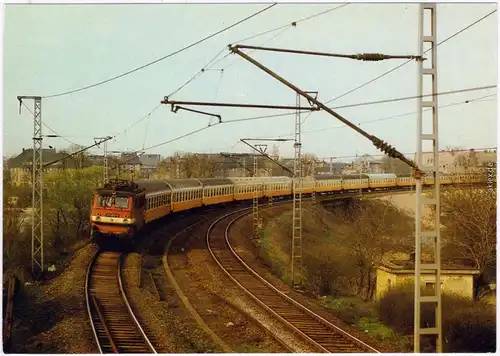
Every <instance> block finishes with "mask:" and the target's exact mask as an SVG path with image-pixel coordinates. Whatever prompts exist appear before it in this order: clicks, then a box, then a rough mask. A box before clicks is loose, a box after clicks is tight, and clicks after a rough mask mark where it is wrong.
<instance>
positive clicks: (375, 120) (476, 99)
mask: <svg viewBox="0 0 500 356" xmlns="http://www.w3.org/2000/svg"><path fill="white" fill-rule="evenodd" d="M496 95H497V94H489V95H485V96H482V97H479V98H475V99H470V100H465V101H457V102H454V103H450V104H446V105H440V106H438V108H439V109H444V108H448V107H451V106H457V105H464V104H470V103H472V102H476V101H477V102H484V101H485V100H482V99H484V98H488V97H491V96H496ZM431 110H432V108H428V109H425V110H423V112H426V111H431ZM414 114H418V111H411V112H406V113H402V114H397V115H391V116H387V117H383V118H378V119H373V120H367V121H362V122H360V123H358V126H361V125H364V124H368V123H373V122H380V121H386V120H392V119H396V118H399V117H404V116H408V115H414ZM345 127H346V126H345V125H337V126H331V127H326V128H323V129H317V130H309V131H303V132H302V134H308V133H315V132H323V131H328V130H334V129H340V128H345ZM288 136H291V134H289V135H287V136H283V137H288ZM279 137H282V136H279Z"/></svg>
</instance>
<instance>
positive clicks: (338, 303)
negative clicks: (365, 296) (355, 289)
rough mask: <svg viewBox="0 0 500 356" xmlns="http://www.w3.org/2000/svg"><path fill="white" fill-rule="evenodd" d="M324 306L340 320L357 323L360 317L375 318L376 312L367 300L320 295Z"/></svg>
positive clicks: (352, 323)
mask: <svg viewBox="0 0 500 356" xmlns="http://www.w3.org/2000/svg"><path fill="white" fill-rule="evenodd" d="M321 301H322V303H323V305H325V307H326V308H328V309H330V310H333V311H334V312H335V314H337V315H338V316H339V317H340V318H341V319H342V320H344V321H345V322H346V323H349V324H351V325H357V324H358V323H359V322H360V320H361V319H362V318H376V316H377V315H376V312H375V310H373V309H372V308H371V307H370V305H369V304H368V303H367V302H364V301H362V300H361V299H359V298H356V297H346V298H331V297H326V296H325V297H321Z"/></svg>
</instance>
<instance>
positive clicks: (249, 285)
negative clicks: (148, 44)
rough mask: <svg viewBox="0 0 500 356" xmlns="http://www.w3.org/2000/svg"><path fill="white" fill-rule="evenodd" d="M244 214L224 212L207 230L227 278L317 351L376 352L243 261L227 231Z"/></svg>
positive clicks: (217, 259) (218, 262) (211, 244)
mask: <svg viewBox="0 0 500 356" xmlns="http://www.w3.org/2000/svg"><path fill="white" fill-rule="evenodd" d="M246 214H248V212H245V213H243V214H241V213H240V214H238V213H236V214H235V213H234V212H233V213H230V214H227V215H225V216H223V217H221V218H219V219H218V220H216V221H215V222H214V223H213V224H212V225H211V226H210V228H209V229H208V231H207V235H206V242H207V246H208V249H209V251H210V253H211V254H212V257H213V258H214V259H215V261H216V262H217V264H218V265H219V266H220V267H221V268H222V270H223V271H224V272H225V273H226V274H227V275H228V276H229V278H231V279H232V280H233V281H234V282H235V283H236V284H237V285H238V286H239V287H240V288H242V289H243V290H244V291H245V292H246V293H247V294H248V295H249V296H250V297H251V298H253V299H254V300H255V301H256V302H257V303H258V304H259V305H261V306H262V307H263V308H264V309H266V310H267V311H268V312H269V313H270V314H272V315H273V316H274V317H275V318H277V319H279V320H281V321H282V322H283V323H284V324H285V325H287V326H288V327H289V328H290V329H291V330H292V331H293V332H295V333H296V334H297V335H298V336H299V337H301V338H302V339H303V340H305V341H306V342H308V343H310V344H311V345H312V346H313V347H314V348H315V349H317V350H318V351H319V352H327V353H331V352H334V353H344V352H353V353H354V352H355V353H357V352H372V353H379V351H377V350H375V349H374V348H372V347H371V346H369V345H367V344H366V343H364V342H363V341H361V340H359V339H357V338H356V337H354V336H352V335H350V334H349V333H348V332H346V331H344V330H342V329H341V328H339V327H337V326H335V325H333V324H332V323H330V322H329V321H327V320H325V319H324V318H322V317H321V316H319V315H317V314H315V313H314V312H312V311H311V310H309V309H307V308H306V307H304V306H303V305H301V304H299V303H298V302H296V301H295V300H293V299H292V298H290V297H288V296H287V295H286V294H284V293H283V292H281V291H280V290H278V289H277V288H275V287H274V286H272V285H271V284H270V283H269V282H267V281H266V280H265V279H264V278H262V277H261V276H259V275H258V274H257V273H256V272H255V271H254V270H252V269H251V268H250V267H249V266H248V265H246V264H245V263H244V262H243V260H242V259H241V258H240V257H239V256H238V255H237V254H236V252H235V251H234V250H233V248H232V247H231V245H230V243H229V240H228V231H229V229H230V227H231V225H232V224H233V223H234V222H235V221H236V220H238V219H239V218H240V217H242V216H244V215H246ZM235 215H236V217H235Z"/></svg>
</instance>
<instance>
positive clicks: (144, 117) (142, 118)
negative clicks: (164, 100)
mask: <svg viewBox="0 0 500 356" xmlns="http://www.w3.org/2000/svg"><path fill="white" fill-rule="evenodd" d="M160 106H162V104H158V105H157V106H156V107H155V108H154V109H152V110H151V111H150V112H148V113H147V114H146V115H144V116H143V117H141V118H140V119H139V120H137V121H136V122H134V123H133V124H132V125H130V126H129V127H128V128H126V129H125V130H123V131H121V132H120V133H117V134H116V135H114V136H113V138H114V139H116V138H117V137H118V136H120V135H122V134H124V133H125V132H127V131H128V130H130V129H131V128H132V127H134V126H135V125H137V124H138V123H140V122H141V121H144V120H146V119H147V118H149V117H151V114H153V113H154V112H155V111H156V110H158V108H159V107H160Z"/></svg>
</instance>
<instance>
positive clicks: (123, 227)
mask: <svg viewBox="0 0 500 356" xmlns="http://www.w3.org/2000/svg"><path fill="white" fill-rule="evenodd" d="M141 193H142V195H144V192H143V191H141V189H138V188H137V185H136V184H135V183H133V182H129V181H123V180H114V181H110V182H109V183H107V184H105V185H104V187H103V188H99V189H96V190H95V191H94V197H93V199H92V209H91V213H90V225H91V238H92V239H93V240H94V241H97V242H100V241H101V240H102V239H104V238H106V237H117V238H118V239H119V240H130V241H133V239H134V237H135V233H136V231H137V227H138V226H137V225H138V224H141V223H142V220H143V219H142V211H140V210H137V211H136V210H135V209H134V205H137V204H134V202H135V201H136V200H137V199H141V197H140V195H141Z"/></svg>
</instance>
